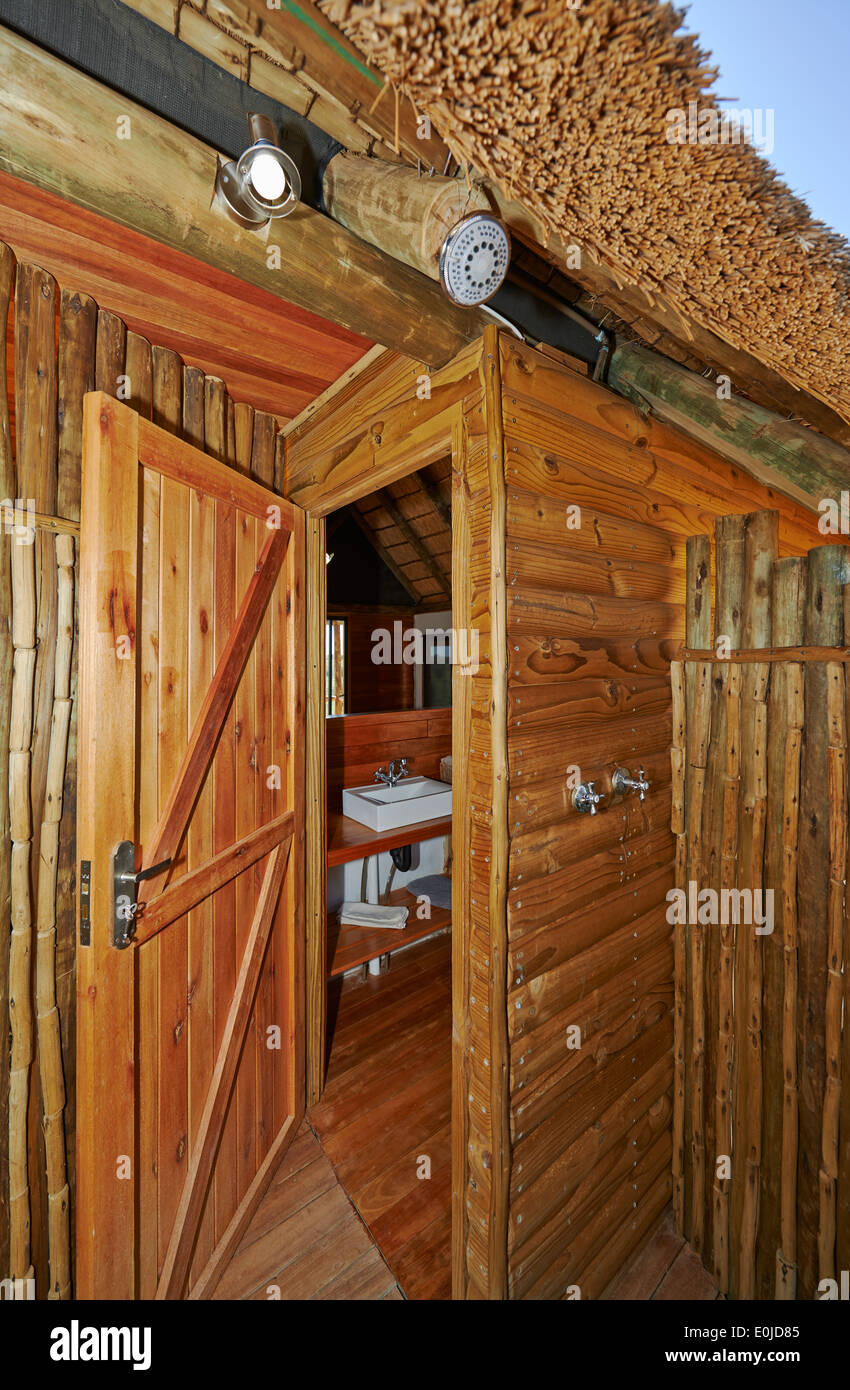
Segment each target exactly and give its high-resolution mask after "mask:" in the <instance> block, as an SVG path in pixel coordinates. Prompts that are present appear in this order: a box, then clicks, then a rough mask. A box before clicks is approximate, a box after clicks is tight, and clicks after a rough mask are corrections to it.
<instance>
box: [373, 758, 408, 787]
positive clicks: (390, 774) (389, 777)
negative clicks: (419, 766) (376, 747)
mask: <svg viewBox="0 0 850 1390" xmlns="http://www.w3.org/2000/svg"><path fill="white" fill-rule="evenodd" d="M407 775H408V774H407V758H402V759H401V762H400V763H398V764H396V760H395V758H393V760H392V762H391V763H390V765H389V767H388V768H387V770H386V772H384V769H383V768H382V767H379V768H378V771H377V772H376V773H375V781H376V782H384V783H385V784H386V785H387V786H388V787H395V786H397V785H398V783H399V782H400V781H401V779H402V777H406V776H407Z"/></svg>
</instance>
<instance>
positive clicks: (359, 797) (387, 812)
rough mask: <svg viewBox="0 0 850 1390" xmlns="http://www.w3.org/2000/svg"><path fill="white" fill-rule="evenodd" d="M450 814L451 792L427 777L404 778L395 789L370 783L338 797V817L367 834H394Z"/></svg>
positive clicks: (350, 788) (351, 788)
mask: <svg viewBox="0 0 850 1390" xmlns="http://www.w3.org/2000/svg"><path fill="white" fill-rule="evenodd" d="M451 813H452V789H451V787H450V786H447V785H446V783H445V782H435V781H434V780H433V778H431V777H405V779H404V781H403V782H399V784H398V786H396V787H387V786H385V785H384V784H383V783H382V782H374V783H372V785H371V786H368V787H348V788H347V789H345V790H343V793H342V814H343V815H344V816H350V817H351V819H352V820H356V821H359V822H360V824H361V825H368V826H369V828H370V829H371V830H397V829H398V827H399V826H402V825H415V824H416V822H417V821H420V820H441V819H442V818H443V817H444V816H450V815H451Z"/></svg>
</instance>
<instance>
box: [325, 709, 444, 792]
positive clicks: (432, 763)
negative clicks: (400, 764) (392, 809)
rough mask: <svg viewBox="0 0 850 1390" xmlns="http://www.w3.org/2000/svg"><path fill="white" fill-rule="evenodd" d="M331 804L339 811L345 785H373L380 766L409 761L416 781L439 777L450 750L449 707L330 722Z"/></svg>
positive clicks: (329, 774)
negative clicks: (397, 761)
mask: <svg viewBox="0 0 850 1390" xmlns="http://www.w3.org/2000/svg"><path fill="white" fill-rule="evenodd" d="M326 729H327V760H328V761H327V768H328V774H327V775H328V804H329V805H330V807H331V809H333V810H337V811H338V810H339V809H340V806H339V795H340V791H341V789H342V788H343V787H357V786H364V785H365V784H366V783H367V782H371V781H372V779H373V777H374V775H375V769H376V768H377V767H381V766H383V767H386V765H387V763H388V762H389V761H390V760H391V759H392V758H407V766H408V769H409V771H410V773H411V775H412V776H414V777H439V775H440V759H441V758H445V757H446V756H447V755H448V754H449V753H451V751H452V712H451V710H450V709H421V710H398V711H396V712H395V713H394V714H393V716H392V718H391V719H388V717H387V715H386V714H379V715H374V714H347V715H343V716H341V717H340V718H336V719H328V720H327V721H326Z"/></svg>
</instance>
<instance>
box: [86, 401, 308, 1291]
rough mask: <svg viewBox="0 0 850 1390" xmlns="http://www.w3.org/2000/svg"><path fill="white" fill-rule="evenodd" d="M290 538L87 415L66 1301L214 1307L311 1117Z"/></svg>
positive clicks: (101, 410) (262, 514)
mask: <svg viewBox="0 0 850 1390" xmlns="http://www.w3.org/2000/svg"><path fill="white" fill-rule="evenodd" d="M304 521H305V518H304V513H303V512H302V511H300V510H299V509H298V508H297V507H293V506H292V505H291V504H289V503H287V502H285V501H283V499H281V498H279V497H276V496H275V495H274V494H273V493H271V492H269V491H268V490H267V489H265V488H264V487H261V486H260V485H259V484H257V483H255V482H254V481H253V480H251V479H249V478H247V477H245V476H243V475H241V474H239V473H236V472H235V471H234V470H232V469H230V468H228V467H226V466H225V465H224V464H221V463H219V462H217V461H215V460H213V459H211V458H209V457H208V456H207V455H205V454H203V453H200V452H199V451H198V450H196V449H194V448H192V447H190V446H189V445H187V444H185V443H183V442H181V441H180V440H177V439H175V437H174V436H173V435H171V434H167V433H166V432H165V431H163V430H160V429H158V428H156V427H155V426H153V425H152V424H151V423H150V422H149V421H147V420H144V419H142V418H140V417H139V416H138V415H137V414H136V413H135V412H134V411H132V410H130V409H129V408H128V407H127V406H124V405H122V404H120V403H118V402H117V401H114V400H112V399H111V398H110V397H108V396H105V395H102V394H100V393H94V394H91V395H88V396H86V398H85V416H84V449H83V480H82V516H81V579H80V643H81V645H80V650H81V661H80V744H79V803H78V839H79V848H78V855H79V865H78V869H79V874H80V889H81V908H80V946H79V952H78V1023H77V1028H78V1051H77V1107H78V1143H77V1174H78V1177H77V1183H78V1187H77V1191H78V1208H77V1294H78V1296H79V1297H81V1298H89V1297H106V1298H132V1297H142V1298H150V1297H153V1296H156V1297H160V1298H162V1297H173V1298H179V1297H184V1296H186V1295H187V1293H188V1294H189V1295H190V1296H191V1297H204V1296H206V1295H208V1294H209V1293H210V1292H211V1291H212V1289H213V1288H214V1286H215V1282H216V1280H217V1277H218V1274H219V1273H220V1270H221V1268H222V1265H223V1264H224V1262H226V1260H227V1258H228V1256H229V1254H230V1252H231V1251H232V1250H233V1248H234V1247H235V1245H236V1243H237V1242H238V1239H239V1236H240V1234H241V1231H242V1229H244V1226H245V1224H246V1222H247V1220H248V1218H249V1217H250V1214H251V1211H252V1210H253V1208H254V1206H255V1205H256V1203H257V1201H258V1200H259V1198H260V1196H261V1195H262V1193H263V1191H264V1190H265V1186H266V1185H267V1183H268V1181H269V1180H270V1177H271V1175H272V1173H273V1172H274V1168H275V1166H276V1164H277V1161H278V1160H279V1158H280V1155H281V1153H282V1152H283V1150H284V1149H285V1147H286V1145H287V1144H288V1142H289V1141H290V1139H291V1138H292V1136H293V1134H294V1132H295V1130H296V1129H297V1127H298V1124H299V1121H300V1119H301V1117H302V1115H303V1112H304V1003H303V993H304V958H303V950H304V947H303V931H304V922H303V897H304V894H303V888H304V883H303V876H304V868H303V850H304V799H303V798H304V793H303V768H304V763H303V748H304V708H303V706H304V698H303V686H302V682H303V673H304V622H303V607H304V603H303V588H302V586H303V578H302V576H303V570H304V539H305V525H304ZM121 842H129V844H130V848H129V849H127V850H125V857H126V855H129V856H130V873H131V874H132V872H133V870H134V869H135V870H136V871H139V870H140V871H142V872H143V873H144V874H146V875H147V874H148V873H149V871H150V870H151V869H154V873H153V874H151V875H150V876H147V877H145V878H143V879H141V880H140V881H139V882H138V884H137V885H133V884H127V883H126V882H121V883H117V884H116V883H115V881H114V878H115V869H114V865H113V858H114V855H115V851H116V847H117V846H118V845H119V844H120V843H121ZM119 858H120V856H119ZM161 864H165V865H166V867H164V868H157V866H158V865H161ZM119 867H120V866H119ZM134 892H135V893H136V894H137V902H138V907H137V911H136V912H135V914H134V915H133V914H132V899H133V895H134ZM125 900H126V901H125ZM116 906H117V907H118V908H121V909H123V910H122V912H120V913H119V915H118V917H117V918H116V916H115V913H116ZM128 926H129V929H130V932H131V933H132V934H131V937H130V941H129V944H127V945H124V946H122V945H121V944H120V942H121V937H122V932H124V931H126V930H127V928H128ZM116 942H117V943H118V944H116Z"/></svg>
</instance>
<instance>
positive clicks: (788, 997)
mask: <svg viewBox="0 0 850 1390" xmlns="http://www.w3.org/2000/svg"><path fill="white" fill-rule="evenodd" d="M803 673H804V667H803V665H802V664H801V663H799V662H793V663H789V665H788V666H787V667H786V669H785V689H786V697H787V713H786V720H787V725H788V733H787V736H786V739H785V769H784V776H783V793H782V800H783V813H782V954H783V964H784V982H783V985H784V987H783V1004H782V1075H783V1090H782V1159H781V1166H780V1187H779V1191H780V1224H779V1234H780V1246H779V1249H778V1250H777V1253H776V1297H777V1299H782V1300H792V1299H795V1298H796V1297H797V1152H798V1128H799V1115H800V1093H799V1087H798V1083H797V978H798V970H797V939H798V930H797V921H798V913H797V874H798V863H799V855H798V841H799V832H800V763H801V752H802V745H803V728H804V719H805V683H804V675H803Z"/></svg>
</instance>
